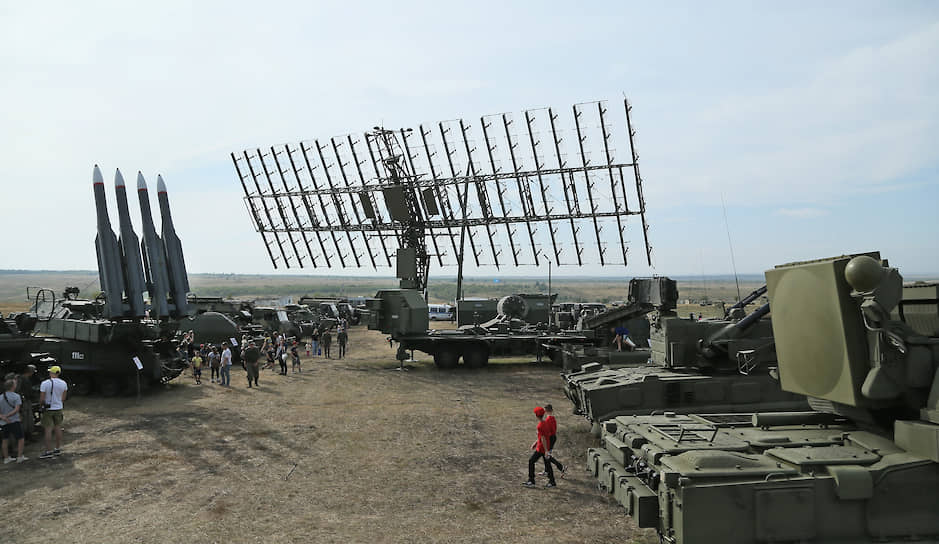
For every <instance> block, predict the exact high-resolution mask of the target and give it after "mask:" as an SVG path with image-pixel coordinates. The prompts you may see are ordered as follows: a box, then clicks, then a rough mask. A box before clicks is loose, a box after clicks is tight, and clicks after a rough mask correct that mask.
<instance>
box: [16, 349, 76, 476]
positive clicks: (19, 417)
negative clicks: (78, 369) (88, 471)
mask: <svg viewBox="0 0 939 544" xmlns="http://www.w3.org/2000/svg"><path fill="white" fill-rule="evenodd" d="M35 373H36V366H35V365H31V364H30V365H26V367H25V369H24V370H23V372H22V373H20V374H16V373H11V374H7V375H6V376H4V382H3V391H2V394H0V437H2V438H0V440H2V441H0V453H2V456H3V464H9V463H13V462H16V463H22V462H24V461H27V460H28V457H26V456H25V455H23V449H24V447H25V442H26V437H27V436H31V435H32V431H33V419H34V410H39V411H40V412H41V415H40V417H41V422H42V428H43V445H44V446H45V449H44V450H43V452H42V453H41V454H40V455H39V458H40V459H50V458H52V457H55V456H57V455H59V454H61V453H62V450H61V448H62V422H63V421H64V419H65V400H66V399H67V398H68V384H67V383H66V382H65V380H63V379H61V378H60V377H59V375H60V374H61V373H62V369H61V368H60V367H59V366H58V365H53V366H51V367H49V377H48V378H47V379H45V380H43V381H42V382H41V383H40V384H39V403H38V405H37V406H36V407H33V403H32V398H31V392H32V387H33V385H32V383H33V382H32V379H33V375H34V374H35ZM53 444H55V447H54V448H53V447H52V445H53ZM14 445H15V448H16V456H15V457H14V456H13V455H12V452H13V451H12V450H13V447H14Z"/></svg>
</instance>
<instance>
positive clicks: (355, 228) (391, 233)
mask: <svg viewBox="0 0 939 544" xmlns="http://www.w3.org/2000/svg"><path fill="white" fill-rule="evenodd" d="M611 104H615V102H614V103H611ZM621 104H622V106H623V108H624V111H623V115H621V116H620V115H613V113H612V112H611V105H608V104H607V103H606V102H590V103H581V104H577V105H575V106H574V107H573V108H571V109H555V108H538V109H531V110H526V111H523V112H521V115H513V114H511V113H499V114H494V115H487V116H482V117H479V118H478V121H479V122H478V123H476V122H474V121H472V120H467V119H456V120H450V121H441V122H438V123H427V124H421V125H417V126H415V127H414V129H413V130H412V129H410V128H406V129H388V128H385V127H381V126H377V127H374V128H373V129H372V130H369V131H365V132H360V133H357V134H355V133H353V134H348V135H344V136H340V137H336V138H331V139H329V140H328V142H329V143H330V144H331V145H330V146H328V148H327V146H323V145H321V144H320V143H319V142H320V141H324V140H307V141H302V142H299V144H288V145H281V146H257V147H253V148H249V149H247V150H244V151H237V152H234V153H232V154H231V158H232V162H233V163H234V166H235V171H236V174H237V176H238V182H239V184H240V185H241V188H242V189H243V191H244V200H245V204H246V209H247V211H248V212H249V216H250V218H251V222H252V224H253V226H254V228H255V230H256V231H257V232H258V233H259V234H260V235H261V239H262V242H263V243H264V246H265V250H266V251H267V254H268V256H269V257H270V259H271V263H272V264H273V265H274V267H275V268H277V267H279V265H281V264H283V265H284V266H290V265H291V264H295V265H296V266H299V267H305V266H319V265H324V266H325V267H340V268H350V267H363V266H369V265H370V266H369V267H376V268H377V267H378V266H384V265H391V263H392V261H394V262H395V263H396V265H397V277H398V279H399V280H400V287H401V288H402V289H416V290H419V291H421V292H422V294H423V295H424V296H425V297H426V294H427V280H428V275H429V271H430V263H431V260H433V261H435V262H436V263H437V265H439V266H441V267H449V266H454V267H459V268H461V269H462V268H463V265H464V264H465V263H466V262H467V261H471V262H474V263H475V264H476V265H477V267H478V266H494V267H496V268H500V267H501V266H502V265H504V264H509V263H511V264H514V265H516V266H521V265H533V266H539V265H540V264H541V263H542V262H543V261H553V263H552V265H557V266H564V265H574V266H582V265H584V264H588V263H590V262H593V263H597V264H599V265H601V266H611V265H620V266H626V265H627V264H628V246H629V245H630V243H639V244H642V246H644V248H645V254H646V259H647V260H648V261H649V264H650V265H651V260H652V259H651V246H650V245H649V241H648V223H647V222H646V219H645V211H646V205H645V199H644V197H643V193H642V178H641V176H640V175H639V166H638V162H639V155H638V153H637V152H636V149H635V142H634V136H635V130H634V129H633V126H632V120H631V118H630V113H631V109H632V106H631V105H630V104H629V103H628V102H627V101H626V100H625V99H624V100H623V101H622V102H621ZM323 149H327V151H329V152H327V153H324V152H323ZM262 150H265V151H262ZM310 150H312V151H313V152H309V151H310ZM568 157H570V160H569V159H568ZM272 159H273V160H272ZM285 165H289V169H288V168H287V166H285ZM290 171H292V174H293V175H289V176H288V175H283V173H287V172H290ZM272 173H273V176H272ZM268 177H276V178H277V181H279V182H280V183H279V184H275V183H273V182H272V180H270V179H268ZM629 178H632V179H629ZM322 180H326V184H325V185H324V184H322V183H320V182H321V181H322ZM334 180H335V181H338V183H335V182H334ZM350 209H351V210H350ZM304 212H305V213H304ZM629 216H639V219H640V221H641V223H640V225H641V228H639V229H628V225H627V219H628V217H629ZM326 240H329V241H330V242H332V243H331V244H329V245H327V244H326V243H324V242H325V241H326ZM376 240H377V241H378V242H380V243H377V244H376V243H374V242H375V241H376ZM298 242H300V243H298ZM464 242H466V248H465V251H464V249H463V247H464ZM451 249H452V252H451ZM333 257H335V258H333ZM348 257H351V258H348ZM460 275H462V274H460Z"/></svg>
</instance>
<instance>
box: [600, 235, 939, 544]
mask: <svg viewBox="0 0 939 544" xmlns="http://www.w3.org/2000/svg"><path fill="white" fill-rule="evenodd" d="M766 280H767V286H768V293H769V299H770V304H771V305H772V308H773V320H772V326H773V333H774V337H775V342H776V353H777V359H778V377H779V380H780V384H781V386H782V389H783V390H785V391H789V392H791V393H794V394H799V395H804V396H805V397H806V398H808V399H809V401H810V403H811V406H812V408H813V409H812V410H810V411H787V412H771V411H764V410H760V411H758V412H754V413H753V414H726V413H717V414H706V413H697V414H685V415H682V414H676V413H673V412H663V413H659V414H658V415H635V416H619V417H616V418H613V419H610V420H608V421H605V422H603V424H602V428H603V436H602V438H601V442H600V444H601V445H600V447H598V448H592V449H590V450H588V451H587V470H588V471H590V472H591V473H592V474H593V475H595V476H596V477H597V480H598V482H599V485H600V486H601V488H603V489H605V490H606V491H607V492H608V493H610V494H611V495H612V496H613V497H614V499H615V500H616V501H618V502H619V503H621V504H622V505H623V506H624V508H625V510H626V513H627V514H628V515H630V516H632V517H633V518H634V519H635V520H636V521H637V522H638V524H639V526H641V527H651V528H655V529H657V530H658V532H659V534H660V535H661V538H662V540H663V542H668V543H673V544H682V543H689V542H693V543H696V542H722V543H737V544H749V543H758V542H759V543H763V542H775V543H795V542H800V543H849V542H850V543H867V542H870V543H873V542H878V543H880V542H911V541H915V542H939V515H937V512H939V510H937V507H939V372H937V368H939V283H935V282H933V283H919V284H911V285H905V286H904V285H903V283H902V277H901V276H900V274H899V272H898V271H897V270H896V269H894V268H890V267H889V266H888V265H887V263H886V261H881V260H880V256H879V254H877V253H871V254H866V255H858V256H846V257H837V258H832V259H823V260H818V261H811V262H802V263H793V264H788V265H782V266H779V267H776V268H775V269H773V270H770V271H768V272H766Z"/></svg>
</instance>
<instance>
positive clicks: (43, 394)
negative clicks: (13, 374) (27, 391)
mask: <svg viewBox="0 0 939 544" xmlns="http://www.w3.org/2000/svg"><path fill="white" fill-rule="evenodd" d="M61 373H62V369H61V368H60V367H59V366H58V365H56V366H52V367H49V379H48V380H45V381H43V382H42V383H41V384H39V405H40V406H41V407H42V408H43V412H42V428H43V431H44V432H45V444H46V451H44V452H43V453H42V455H40V456H39V458H40V459H48V458H50V457H53V456H55V455H58V454H60V453H62V452H61V450H60V448H61V447H62V420H63V419H64V418H65V416H64V413H63V412H64V410H63V408H64V407H65V405H64V403H65V398H66V396H67V395H68V384H67V383H65V381H64V380H62V379H59V374H61ZM53 428H55V449H51V448H50V446H51V445H52V430H53Z"/></svg>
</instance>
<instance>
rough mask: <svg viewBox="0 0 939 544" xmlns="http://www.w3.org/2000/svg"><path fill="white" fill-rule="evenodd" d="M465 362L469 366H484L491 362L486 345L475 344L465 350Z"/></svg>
mask: <svg viewBox="0 0 939 544" xmlns="http://www.w3.org/2000/svg"><path fill="white" fill-rule="evenodd" d="M463 363H464V364H465V365H466V366H467V367H468V368H482V367H484V366H486V365H487V364H489V350H488V349H487V348H486V346H484V345H473V346H470V347H468V348H466V351H464V352H463Z"/></svg>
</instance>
